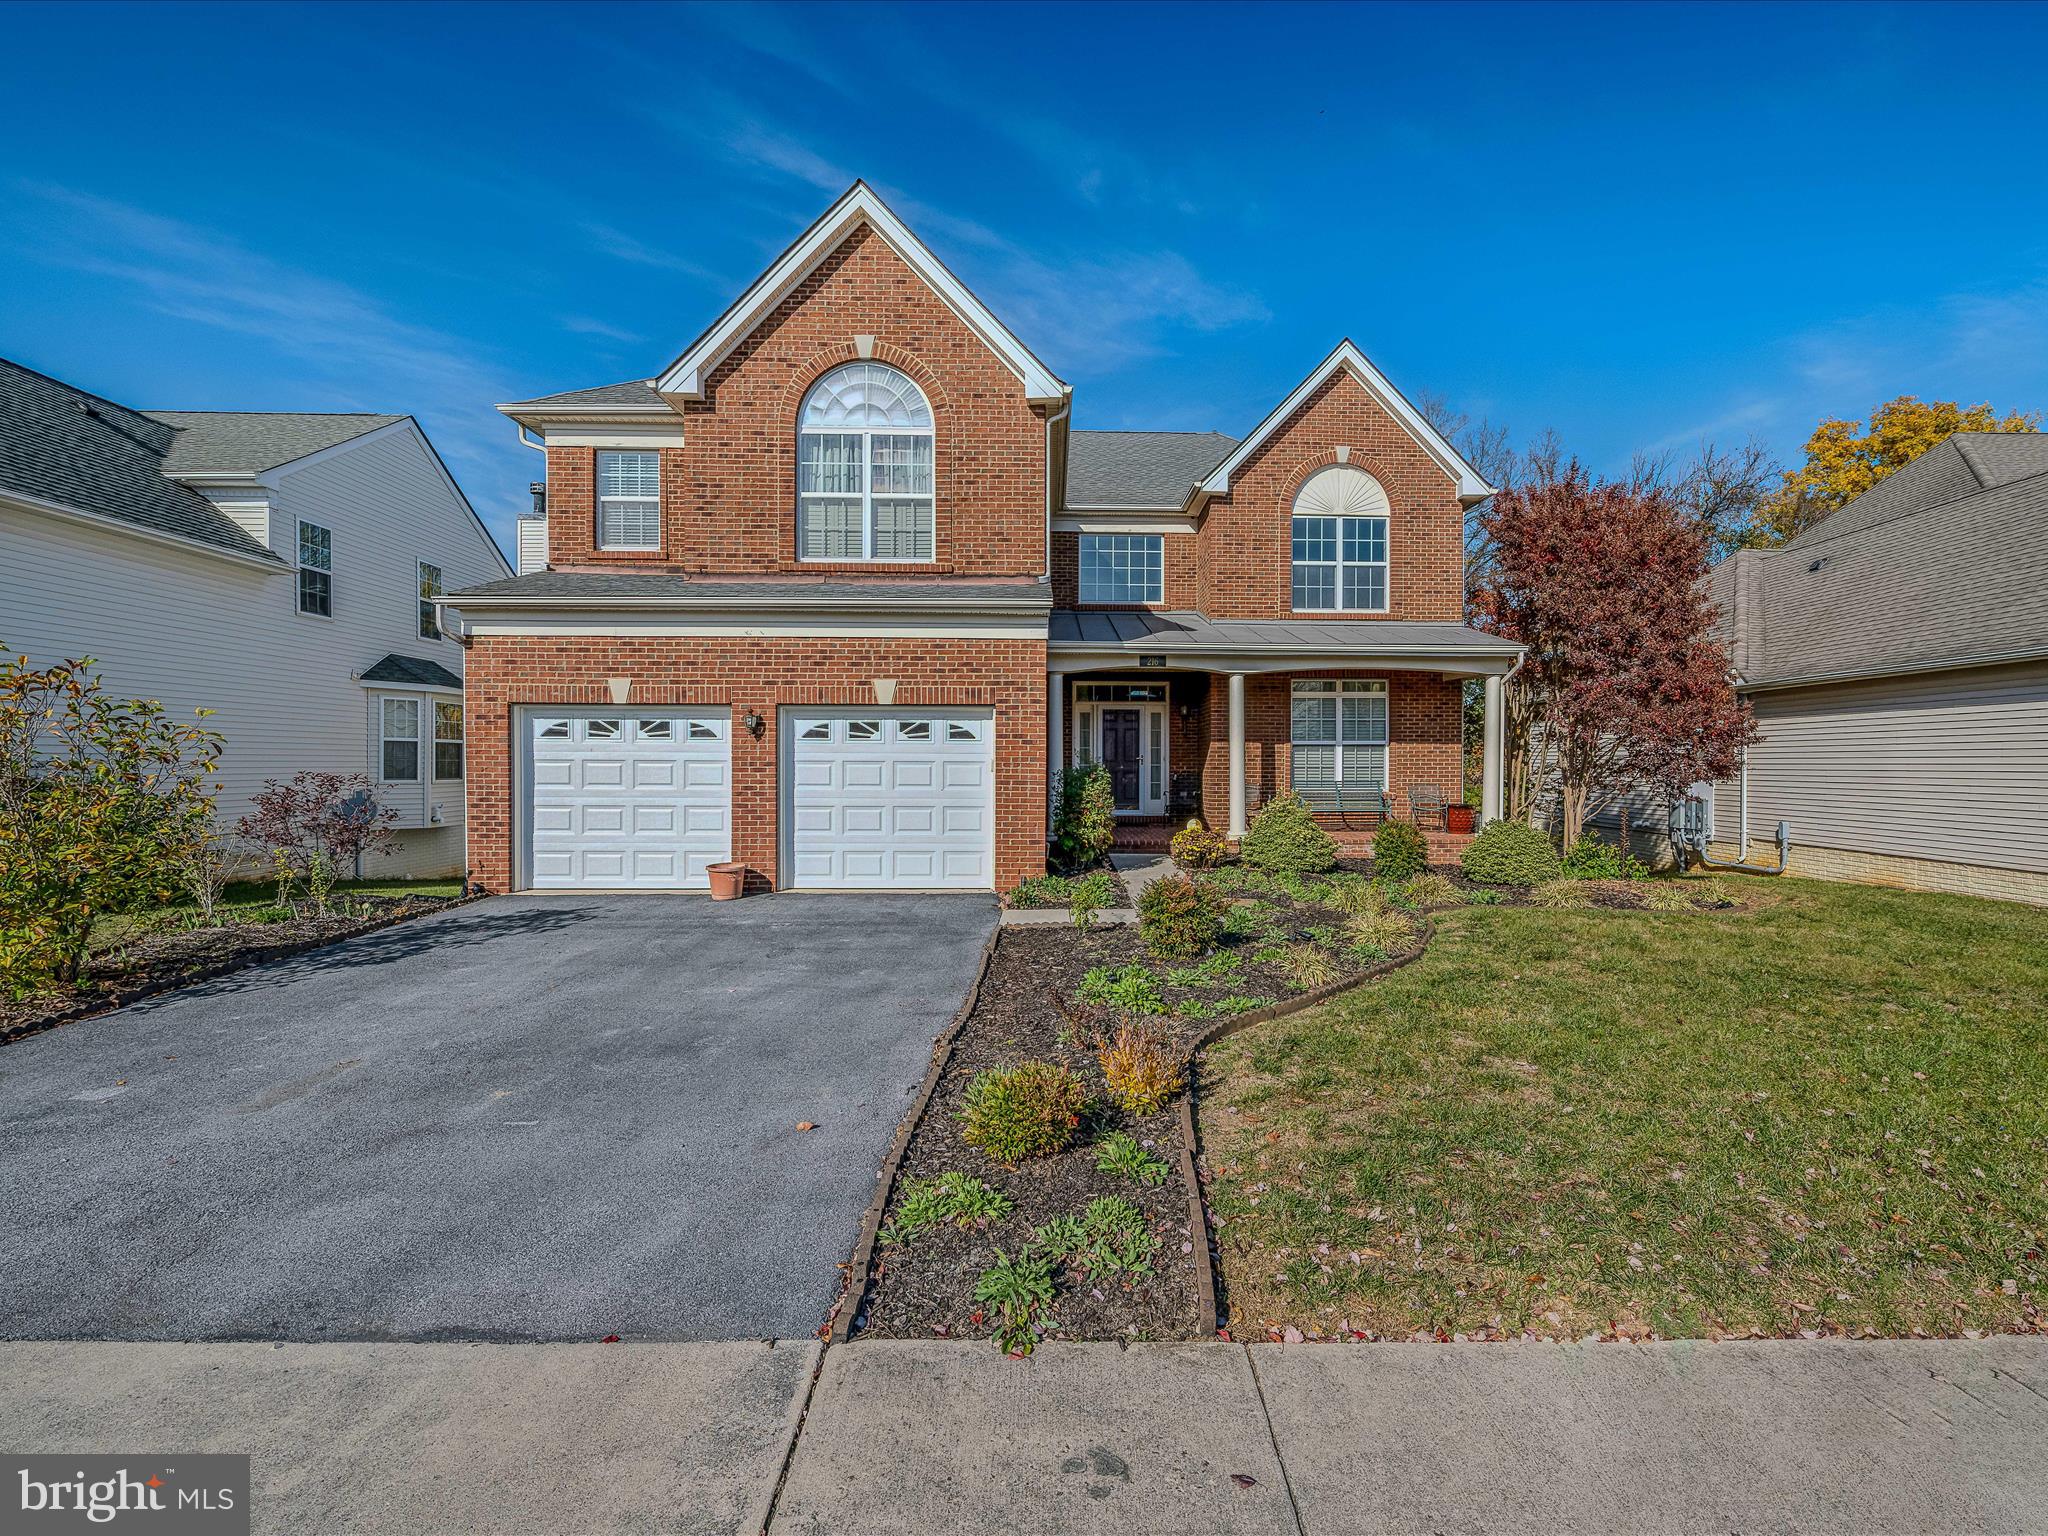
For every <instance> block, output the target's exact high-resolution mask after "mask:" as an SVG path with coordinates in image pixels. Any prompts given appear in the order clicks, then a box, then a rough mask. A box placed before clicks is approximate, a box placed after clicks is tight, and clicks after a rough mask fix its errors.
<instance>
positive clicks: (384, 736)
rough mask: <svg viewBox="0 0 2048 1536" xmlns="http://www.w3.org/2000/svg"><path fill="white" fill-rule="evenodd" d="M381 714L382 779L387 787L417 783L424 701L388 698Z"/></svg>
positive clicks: (380, 768) (381, 709)
mask: <svg viewBox="0 0 2048 1536" xmlns="http://www.w3.org/2000/svg"><path fill="white" fill-rule="evenodd" d="M378 707H379V710H380V711H381V715H382V721H381V745H382V751H381V753H380V754H379V756H380V759H381V761H380V764H379V777H381V778H382V779H383V780H384V781H385V782H386V783H387V784H416V783H418V782H419V777H420V701H419V700H418V699H385V700H384V701H383V702H382V703H381V704H380V705H379V706H378Z"/></svg>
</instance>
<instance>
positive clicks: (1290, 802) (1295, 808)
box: [1238, 793, 1337, 875]
mask: <svg viewBox="0 0 2048 1536" xmlns="http://www.w3.org/2000/svg"><path fill="white" fill-rule="evenodd" d="M1238 851H1239V852H1240V853H1241V854H1243V856H1244V861H1245V863H1247V864H1249V865H1251V866H1252V867H1253V868H1254V869H1262V870H1264V871H1265V872H1266V873H1267V874H1269V875H1316V874H1321V873H1322V872H1323V871H1324V870H1326V869H1331V868H1334V867H1335V865H1336V863H1337V840H1336V839H1335V838H1333V837H1332V836H1330V834H1329V833H1327V832H1325V831H1324V830H1323V829H1322V828H1321V827H1319V826H1317V825H1316V819H1315V817H1314V816H1313V815H1311V814H1310V813H1309V808H1308V806H1307V805H1306V804H1304V803H1303V802H1302V798H1301V796H1299V795H1297V794H1292V793H1289V794H1284V795H1276V796H1274V797H1273V798H1272V799H1271V800H1268V801H1267V802H1266V803H1265V804H1264V805H1263V806H1261V807H1260V808H1259V814H1258V815H1256V816H1254V817H1253V818H1252V824H1251V826H1250V827H1249V828H1248V829H1247V830H1246V832H1245V834H1244V840H1243V841H1242V842H1241V843H1240V844H1239V845H1238Z"/></svg>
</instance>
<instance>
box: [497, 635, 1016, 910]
mask: <svg viewBox="0 0 2048 1536" xmlns="http://www.w3.org/2000/svg"><path fill="white" fill-rule="evenodd" d="M614 677H627V678H631V679H632V693H631V695H630V698H629V700H628V703H629V704H642V705H649V706H652V705H688V706H691V707H703V706H713V707H717V708H721V709H729V710H731V711H732V717H733V726H732V736H731V740H732V818H733V833H732V856H733V858H734V859H735V860H737V861H739V862H740V863H742V864H745V865H746V866H747V868H748V870H749V871H750V872H751V875H752V877H753V880H754V882H755V883H756V884H759V885H763V886H774V885H777V884H779V883H780V882H779V879H778V867H779V863H780V855H779V836H778V833H779V826H778V815H779V807H780V805H781V795H780V789H779V785H780V776H779V774H778V772H777V766H776V765H777V762H778V760H779V759H778V757H777V749H778V737H777V732H778V729H779V725H780V710H781V707H782V706H784V705H792V704H852V705H872V704H874V703H875V689H874V680H875V679H877V678H893V679H895V681H896V706H897V707H914V706H916V705H920V704H925V705H933V706H944V705H982V706H992V707H993V708H994V710H995V722H996V737H995V770H996V783H995V812H996V829H995V833H996V835H995V844H996V882H997V884H998V886H999V887H1000V888H1002V889H1004V890H1007V889H1009V888H1010V887H1011V886H1013V885H1015V884H1016V883H1017V882H1018V881H1019V880H1022V879H1023V878H1024V877H1025V876H1027V875H1034V874H1043V873H1044V872H1045V807H1046V780H1045V738H1046V717H1045V703H1046V699H1045V641H1044V640H1043V639H1033V640H964V641H963V640H843V639H842V640H766V639H759V640H756V639H732V640H726V639H696V638H678V639H658V638H651V637H631V638H628V637H611V636H575V637H569V636H546V637H528V636H485V637H481V638H479V639H478V640H476V642H475V643H474V644H473V645H472V646H471V647H470V651H469V655H468V658H467V660H466V661H465V663H464V667H463V688H464V694H465V697H466V699H467V701H468V736H469V863H470V868H471V871H472V876H471V877H472V878H473V879H476V880H479V881H481V882H482V883H483V884H484V885H485V886H486V887H487V888H489V889H490V890H494V891H504V890H510V889H512V888H513V882H514V871H513V857H514V850H513V838H514V836H515V835H516V829H517V828H518V827H519V826H520V824H521V817H520V815H519V813H518V806H517V804H516V802H515V795H516V790H515V788H514V784H513V772H512V764H513V754H514V752H515V751H517V750H518V749H519V741H518V737H517V728H518V720H517V718H516V711H517V710H518V708H519V706H521V705H551V704H552V705H562V704H571V705H591V704H596V705H603V704H608V703H610V702H611V701H612V700H611V694H610V692H609V691H608V687H607V679H609V678H614ZM749 711H752V712H754V713H757V714H759V715H761V716H762V717H763V719H764V721H765V724H764V726H763V728H762V731H761V734H760V736H759V737H758V738H757V737H755V736H753V735H752V734H750V733H749V732H748V731H747V730H746V728H745V727H744V726H742V725H741V724H740V721H741V719H742V718H743V717H744V716H745V715H746V714H747V713H748V712H749Z"/></svg>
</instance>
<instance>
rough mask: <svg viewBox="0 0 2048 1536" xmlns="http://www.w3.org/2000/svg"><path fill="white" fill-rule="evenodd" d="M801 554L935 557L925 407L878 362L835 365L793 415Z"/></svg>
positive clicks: (914, 390)
mask: <svg viewBox="0 0 2048 1536" xmlns="http://www.w3.org/2000/svg"><path fill="white" fill-rule="evenodd" d="M796 445H797V446H796V489H797V498H796V500H797V511H796V552H797V558H798V559H799V560H875V561H899V562H905V561H929V560H931V559H933V558H934V515H933V501H934V488H933V458H932V411H931V406H930V405H929V404H928V403H927V402H926V400H925V397H924V393H923V391H921V390H920V389H919V388H918V387H917V385H916V384H915V383H914V382H913V381H912V380H911V379H910V377H909V376H908V375H906V374H904V373H901V372H899V371H898V370H896V369H894V368H891V367H889V366H887V365H886V364H883V363H846V364H844V365H842V366H841V367H838V368H834V369H833V370H832V371H831V372H829V373H827V374H826V375H825V376H824V377H823V378H821V379H819V380H818V382H817V383H815V384H813V385H812V386H811V389H810V393H808V394H807V395H805V396H804V403H803V408H802V410H801V411H800V412H799V413H798V416H797V440H796Z"/></svg>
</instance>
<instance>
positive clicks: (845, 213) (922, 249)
mask: <svg viewBox="0 0 2048 1536" xmlns="http://www.w3.org/2000/svg"><path fill="white" fill-rule="evenodd" d="M861 224H866V225H867V226H868V227H869V228H870V229H872V230H874V232H875V233H876V234H878V235H880V236H881V237H882V239H883V240H884V241H886V242H887V243H888V245H889V248H890V249H891V250H893V251H894V252H895V253H896V254H897V256H898V257H900V258H901V259H902V260H903V262H904V263H905V265H907V266H908V267H909V268H910V269H911V270H912V271H913V272H915V273H916V274H917V275H918V276H919V277H920V278H922V279H923V280H924V282H925V285H926V286H927V287H929V288H930V289H931V290H932V292H934V293H936V294H937V295H938V296H939V297H940V298H941V299H943V300H944V301H945V302H946V305H947V306H948V307H949V308H950V309H951V310H952V311H953V313H954V314H956V315H958V316H959V317H960V320H961V322H962V323H963V324H964V325H966V326H967V328H968V329H969V330H971V331H973V332H974V333H975V335H977V336H979V337H980V338H981V340H982V342H983V343H984V344H985V345H986V346H987V347H988V348H989V350H990V351H992V352H994V353H995V354H996V356H998V357H999V358H1001V359H1002V360H1003V362H1004V363H1005V364H1006V365H1007V366H1008V367H1009V369H1010V371H1011V372H1012V373H1014V374H1016V375H1017V377H1018V378H1019V379H1021V380H1022V381H1023V383H1024V394H1025V397H1026V398H1027V399H1029V400H1030V401H1031V402H1032V403H1034V404H1039V405H1058V404H1059V403H1061V402H1062V401H1063V400H1065V399H1066V397H1067V393H1068V390H1067V386H1066V385H1065V384H1064V383H1062V382H1061V381H1060V380H1059V379H1058V378H1056V377H1054V375H1053V373H1052V371H1051V370H1050V369H1048V368H1047V367H1046V366H1045V365H1044V364H1043V363H1041V362H1040V361H1039V360H1038V359H1037V358H1036V357H1034V356H1032V354H1031V350H1030V348H1028V347H1026V346H1025V345H1024V343H1023V342H1021V341H1019V340H1018V339H1017V338H1016V336H1015V335H1014V334H1013V333H1012V332H1011V331H1010V330H1009V328H1008V327H1006V326H1005V325H1004V324H1003V323H1002V322H1001V321H1000V320H998V319H997V318H996V317H995V316H994V314H992V313H991V312H990V311H989V309H988V306H986V305H985V304H983V303H982V302H981V300H979V299H977V298H976V297H975V296H974V295H973V294H972V293H970V292H969V291H968V289H967V286H966V284H964V283H962V282H961V281H960V279H958V278H957V277H955V276H954V275H953V274H952V273H951V272H949V271H947V270H946V267H945V264H944V263H943V262H941V261H940V260H939V259H938V257H936V256H934V255H933V254H932V252H931V250H930V248H929V247H927V246H926V245H925V243H924V242H923V241H922V240H920V239H918V238H917V236H916V235H914V234H912V233H911V231H910V227H909V226H908V225H906V224H905V223H904V222H903V221H902V220H901V219H899V218H897V217H896V215H895V214H894V213H892V212H891V211H890V210H889V207H888V205H887V204H886V203H884V202H883V201H882V200H881V198H880V197H878V196H876V195H875V191H874V189H873V188H872V187H870V186H869V185H868V184H867V183H866V182H864V181H856V182H855V183H854V184H853V185H852V186H851V187H849V188H847V190H846V193H845V195H844V196H843V197H841V198H840V199H839V201H838V202H836V203H834V204H833V205H832V206H831V207H830V208H828V209H827V210H826V211H825V213H824V215H823V216H822V217H821V218H820V219H819V220H818V222H817V223H815V224H813V225H812V226H811V227H810V228H809V229H808V230H806V231H805V232H804V233H803V234H802V235H800V236H799V237H798V238H797V241H796V243H795V244H794V245H792V246H791V247H790V248H789V249H788V250H786V251H784V252H783V253H782V255H781V256H780V257H778V258H777V259H776V261H775V263H774V264H773V265H772V266H770V267H769V268H768V270H767V271H766V272H763V273H762V274H761V275H760V276H759V277H758V278H756V279H755V280H754V283H753V286H751V287H750V288H748V289H747V291H746V292H745V293H743V294H742V295H740V297H739V298H738V299H737V300H735V301H734V303H733V305H732V307H731V308H730V309H728V310H727V311H726V312H725V313H724V314H723V315H721V316H720V317H719V318H718V320H717V321H716V323H714V324H713V325H712V327H711V329H710V330H708V331H706V332H705V333H704V334H703V335H702V336H701V337H699V338H698V339H697V340H696V341H695V342H693V343H692V344H691V345H690V348H689V350H688V351H686V352H684V353H683V355H682V356H681V357H679V358H677V359H676V360H675V361H674V362H673V363H671V364H670V365H669V366H668V367H667V368H666V369H665V370H663V372H662V374H661V377H660V378H658V379H656V380H655V383H654V387H655V388H656V389H658V390H660V391H661V393H662V394H664V395H678V396H681V397H683V398H684V399H689V400H701V399H703V398H704V381H705V380H706V379H707V378H708V377H709V376H710V374H711V371H712V370H713V369H714V368H716V367H717V366H718V365H719V363H720V362H722V361H724V359H725V358H726V356H727V355H728V354H729V353H731V351H732V350H733V348H735V347H737V346H738V345H739V344H740V343H741V342H742V341H744V340H745V339H746V338H747V337H748V336H749V335H750V334H752V332H753V330H754V328H755V327H756V326H757V325H759V324H760V323H761V321H762V319H764V318H765V317H766V316H767V315H768V314H769V313H770V312H771V311H772V310H773V309H774V308H775V306H776V305H778V304H780V303H781V302H782V301H783V300H784V299H785V298H787V297H788V296H789V294H790V293H791V292H792V291H793V290H794V289H795V288H796V287H797V285H798V284H800V283H801V282H803V280H804V279H805V278H806V277H809V276H810V275H811V273H812V272H813V271H814V270H815V269H816V268H817V266H818V264H819V263H820V262H822V261H823V260H824V259H825V258H826V257H827V256H829V255H830V254H831V253H832V252H833V251H835V250H837V249H838V248H839V246H840V244H841V243H842V242H844V240H845V239H846V237H847V236H848V235H849V234H851V233H852V232H853V231H854V229H855V228H856V227H857V226H858V225H861Z"/></svg>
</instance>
